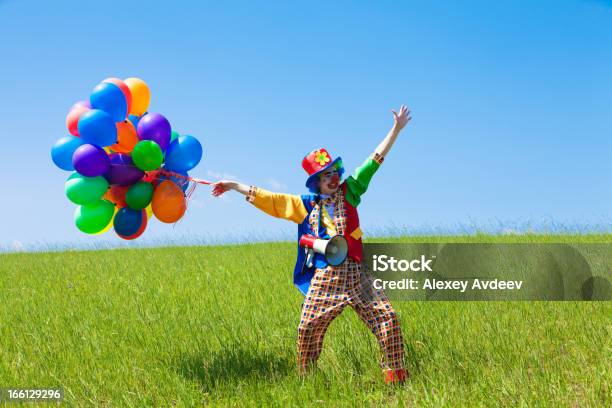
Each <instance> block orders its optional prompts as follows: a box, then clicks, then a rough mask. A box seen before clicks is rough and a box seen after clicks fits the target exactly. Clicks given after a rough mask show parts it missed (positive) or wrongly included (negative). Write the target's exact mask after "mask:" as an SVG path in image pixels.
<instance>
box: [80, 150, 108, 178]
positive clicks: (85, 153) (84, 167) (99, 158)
mask: <svg viewBox="0 0 612 408" xmlns="http://www.w3.org/2000/svg"><path fill="white" fill-rule="evenodd" d="M72 164H73V165H74V169H75V170H76V171H78V172H79V173H80V174H81V175H83V176H85V177H96V176H101V175H102V174H104V173H106V172H107V171H108V168H109V166H110V159H109V158H108V154H106V152H105V151H104V149H102V148H101V147H98V146H95V145H92V144H84V145H83V146H81V147H79V148H78V149H76V150H75V151H74V154H73V155H72Z"/></svg>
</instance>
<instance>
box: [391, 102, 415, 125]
mask: <svg viewBox="0 0 612 408" xmlns="http://www.w3.org/2000/svg"><path fill="white" fill-rule="evenodd" d="M391 112H393V121H394V124H393V127H395V128H396V129H397V130H402V129H403V128H404V126H406V124H407V123H408V122H410V120H411V119H412V117H411V116H410V111H409V110H408V107H407V106H405V105H402V107H401V108H400V110H399V113H398V112H396V111H394V110H391Z"/></svg>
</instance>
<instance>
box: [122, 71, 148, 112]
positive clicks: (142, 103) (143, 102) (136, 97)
mask: <svg viewBox="0 0 612 408" xmlns="http://www.w3.org/2000/svg"><path fill="white" fill-rule="evenodd" d="M123 82H124V83H125V84H126V85H127V87H128V88H129V89H130V93H131V94H132V106H131V109H130V112H129V113H130V114H132V115H136V116H140V115H142V114H143V113H145V112H146V111H147V109H148V108H149V103H150V102H151V91H149V87H148V86H147V84H146V83H145V81H143V80H142V79H140V78H128V79H126V80H124V81H123Z"/></svg>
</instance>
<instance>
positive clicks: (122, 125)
mask: <svg viewBox="0 0 612 408" xmlns="http://www.w3.org/2000/svg"><path fill="white" fill-rule="evenodd" d="M116 127H117V143H115V144H114V145H112V146H111V147H110V148H111V149H112V150H113V152H117V153H131V152H132V149H134V146H136V143H138V142H139V140H138V134H137V133H136V128H135V127H134V125H132V122H130V121H129V120H124V121H123V122H117V124H116Z"/></svg>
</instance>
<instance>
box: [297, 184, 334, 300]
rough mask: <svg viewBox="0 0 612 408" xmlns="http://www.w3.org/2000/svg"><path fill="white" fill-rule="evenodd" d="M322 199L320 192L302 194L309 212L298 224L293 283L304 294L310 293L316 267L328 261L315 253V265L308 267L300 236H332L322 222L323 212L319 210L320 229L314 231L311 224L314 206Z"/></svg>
mask: <svg viewBox="0 0 612 408" xmlns="http://www.w3.org/2000/svg"><path fill="white" fill-rule="evenodd" d="M319 200H320V196H319V195H318V194H304V195H302V203H303V204H304V207H305V208H306V211H307V212H308V215H307V216H306V218H304V221H302V223H301V224H299V225H298V234H297V239H298V246H297V261H296V262H295V269H294V270H293V284H294V285H295V286H297V288H298V290H299V291H300V292H302V294H303V295H304V296H306V294H307V293H308V288H310V281H311V280H312V277H313V276H314V273H315V269H317V268H326V267H327V262H326V261H325V257H324V256H323V255H321V254H315V256H314V265H313V266H312V267H311V268H307V267H306V251H305V250H304V248H301V247H300V238H301V237H302V235H304V234H310V235H314V236H315V237H320V238H325V239H329V238H331V237H330V236H329V235H328V234H327V230H326V229H325V226H323V225H322V223H321V213H320V212H319V222H318V223H317V224H318V225H319V230H318V231H317V232H316V233H314V232H313V231H312V227H311V226H310V213H311V212H312V209H313V208H314V205H315V204H316V203H317V202H318V201H319Z"/></svg>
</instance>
